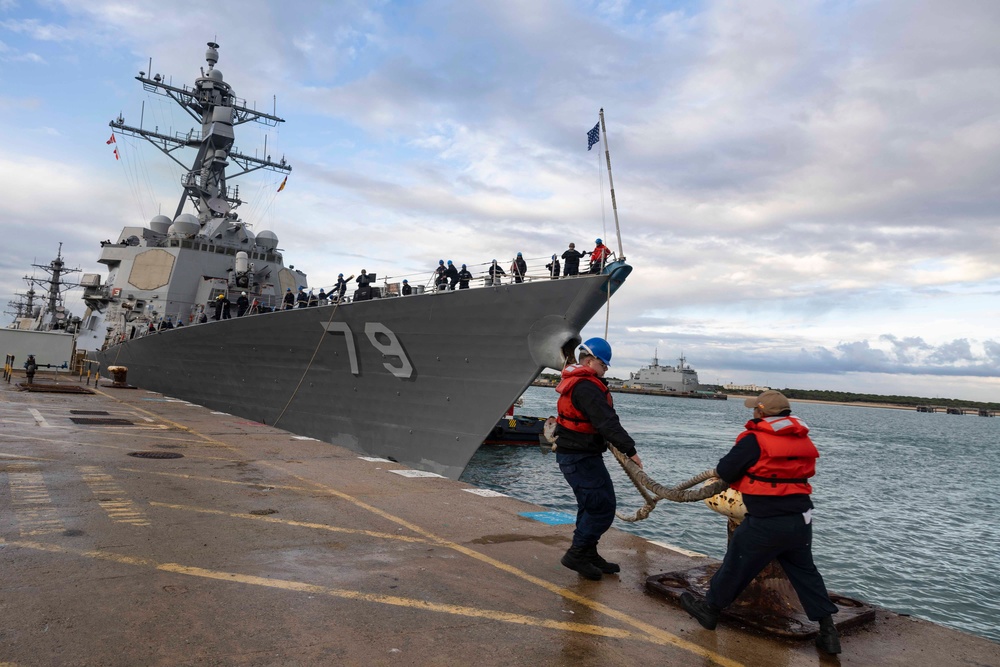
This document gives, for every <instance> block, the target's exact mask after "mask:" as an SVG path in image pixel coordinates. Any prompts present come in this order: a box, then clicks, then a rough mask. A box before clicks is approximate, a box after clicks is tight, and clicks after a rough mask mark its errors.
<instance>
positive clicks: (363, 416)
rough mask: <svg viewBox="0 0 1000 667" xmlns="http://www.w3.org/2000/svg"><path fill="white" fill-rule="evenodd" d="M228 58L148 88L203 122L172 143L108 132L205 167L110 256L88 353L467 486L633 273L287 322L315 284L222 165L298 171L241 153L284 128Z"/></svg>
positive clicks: (164, 385)
mask: <svg viewBox="0 0 1000 667" xmlns="http://www.w3.org/2000/svg"><path fill="white" fill-rule="evenodd" d="M218 60H219V52H218V44H215V43H211V42H210V43H209V44H208V51H207V53H206V61H207V63H208V67H207V68H205V69H203V71H202V73H201V76H199V77H197V78H196V80H195V83H194V85H193V86H187V85H185V86H174V85H172V84H168V83H167V81H168V80H169V78H168V77H163V76H162V75H160V74H155V75H153V74H152V73H151V72H150V73H146V72H140V73H139V76H137V77H136V79H137V80H138V81H140V82H141V83H142V85H143V87H144V88H145V89H146V90H147V91H150V92H154V93H158V94H161V95H164V96H166V97H169V98H170V99H172V100H174V101H175V102H176V103H177V104H179V105H180V106H181V107H183V108H184V109H185V110H186V111H187V112H188V113H189V114H191V115H192V116H194V117H195V118H197V119H199V120H200V122H201V125H200V127H196V128H194V129H192V130H191V132H188V133H178V134H174V135H168V134H164V133H161V132H159V131H158V130H157V131H154V130H150V129H148V128H144V127H142V126H141V123H140V126H134V125H128V124H126V122H125V120H124V119H123V118H122V117H121V116H119V117H118V118H117V119H116V120H113V121H112V122H111V123H110V126H111V129H112V132H113V133H114V134H113V137H112V139H114V136H116V135H119V134H122V135H125V136H130V137H135V138H141V139H145V140H147V141H149V142H150V143H152V144H153V145H154V146H156V147H157V148H158V149H160V150H161V151H162V152H164V153H165V154H167V155H168V156H169V157H170V158H171V159H173V160H174V161H178V157H177V156H178V155H179V154H180V153H181V149H191V150H193V151H194V152H195V153H196V155H195V157H194V159H193V160H192V161H191V162H190V163H189V164H188V165H186V166H185V169H186V170H187V173H186V174H185V175H184V176H183V178H182V180H181V185H182V192H181V196H180V201H179V203H178V205H177V207H176V211H175V212H174V215H173V218H169V217H167V216H165V215H158V216H156V217H154V218H153V219H152V220H150V221H149V222H148V223H147V224H136V225H131V226H128V227H125V228H124V229H123V230H122V231H121V233H120V234H119V235H118V236H117V237H115V238H114V239H113V240H112V239H108V240H107V241H104V242H102V243H101V253H100V258H99V260H98V261H99V262H100V263H101V264H103V265H104V266H105V267H107V271H108V273H107V277H106V279H104V280H103V281H102V280H101V277H100V276H99V275H96V274H89V275H86V276H84V278H85V279H84V281H81V282H83V283H84V284H85V285H86V287H85V291H84V300H85V302H86V304H87V305H88V308H89V311H88V314H87V316H86V317H85V318H84V320H85V322H84V324H83V331H82V333H81V335H80V338H79V347H80V348H81V349H86V350H90V351H91V354H90V358H92V359H95V360H97V361H98V362H100V364H101V366H102V368H105V369H106V368H107V367H109V366H119V367H125V368H127V369H128V371H127V372H128V375H127V377H128V382H129V383H131V384H134V385H136V386H139V387H142V388H144V389H149V390H153V391H157V392H161V393H163V394H166V395H169V396H172V397H176V398H180V399H184V400H187V401H190V402H192V403H196V404H199V405H203V406H206V407H209V408H211V409H213V410H218V411H222V412H226V413H229V414H233V415H238V416H241V417H243V418H246V419H251V420H254V421H258V422H262V423H265V424H269V425H275V426H278V427H280V428H284V429H286V430H289V431H292V432H294V433H297V434H300V435H304V436H309V437H313V438H316V439H318V440H321V441H324V442H329V443H333V444H337V445H342V446H345V447H348V448H350V449H353V450H355V451H357V452H360V453H364V454H366V455H370V456H377V457H383V458H387V459H391V460H394V461H398V462H401V463H405V464H407V465H410V466H412V467H414V468H418V469H422V470H427V471H431V472H435V473H438V474H441V475H443V476H446V477H450V478H454V479H457V478H458V476H459V475H461V473H462V470H463V469H464V468H465V466H466V464H467V463H468V461H469V459H470V458H471V457H472V455H473V454H474V453H475V451H476V449H477V448H478V447H479V446H480V444H481V443H482V442H483V440H484V439H485V438H486V437H487V436H488V435H489V434H490V433H491V432H494V430H495V427H496V426H497V419H498V417H500V416H501V415H503V414H504V411H505V410H506V409H507V408H508V407H509V406H510V405H511V404H512V403H513V401H514V400H515V399H516V398H517V397H519V396H520V395H521V394H522V393H523V391H524V390H525V388H527V387H528V386H530V384H531V382H532V381H533V380H534V379H535V378H536V377H537V376H538V374H539V373H540V372H541V371H542V370H543V369H544V368H546V367H548V368H556V369H558V368H562V366H563V363H564V361H565V360H566V359H567V358H568V357H569V356H571V355H572V354H573V350H574V349H575V347H576V345H577V344H579V342H580V331H581V330H582V329H583V327H584V326H585V325H586V324H587V323H588V322H589V321H590V319H591V318H592V317H593V316H594V315H595V314H596V313H597V312H598V311H599V310H600V309H601V308H603V307H605V306H606V304H607V302H608V298H609V297H610V296H611V295H612V294H614V293H615V291H616V290H617V289H618V288H619V287H620V286H621V285H622V283H623V282H624V280H625V279H626V277H627V276H628V275H629V273H630V272H631V270H632V268H631V267H630V266H629V265H628V264H626V263H625V261H624V258H623V257H620V256H619V257H618V258H617V259H614V261H610V262H609V263H608V264H607V265H606V266H604V267H603V271H601V272H599V273H591V274H583V275H579V276H569V277H564V278H560V279H558V280H551V279H549V277H548V275H546V276H545V278H546V279H544V280H525V282H523V283H515V284H511V283H506V284H497V283H495V282H493V281H483V282H488V283H489V284H488V285H482V286H479V285H477V286H476V287H475V288H474V289H462V290H455V291H451V290H442V291H436V292H427V293H422V294H416V293H415V294H412V295H409V296H399V294H400V290H399V289H398V285H396V287H397V289H392V285H388V286H387V287H389V289H386V290H373V291H372V294H371V296H372V297H373V298H367V299H364V300H362V299H360V298H358V299H353V300H349V301H348V300H345V301H342V302H339V303H328V304H327V305H319V306H317V307H305V308H295V309H292V310H284V311H283V310H280V309H281V306H282V297H283V295H285V294H286V293H288V292H290V291H292V292H294V291H295V290H296V289H297V288H298V287H299V286H305V287H306V289H308V282H307V276H306V274H305V273H304V272H302V271H301V270H298V269H294V268H293V267H292V266H291V265H286V263H285V259H284V257H283V253H282V252H281V251H280V250H279V248H278V237H277V235H276V234H274V233H273V232H271V231H267V230H262V231H255V230H254V229H253V226H252V225H251V224H250V223H248V222H246V221H244V220H243V219H242V218H241V217H240V216H239V214H238V213H237V211H236V209H237V207H238V206H239V205H240V204H241V203H242V201H241V200H240V197H239V192H238V190H237V189H236V188H235V187H234V186H231V185H230V184H229V183H228V181H227V172H226V169H227V167H229V166H230V165H236V166H238V167H239V168H240V171H239V173H237V174H236V176H239V175H242V174H246V173H249V172H251V171H256V170H260V169H266V170H270V171H276V172H278V173H279V175H280V174H287V173H289V172H290V171H291V166H290V165H289V164H288V163H287V162H286V161H285V160H284V158H282V159H281V160H280V161H277V162H272V161H271V160H270V157H269V156H267V157H254V156H252V155H246V154H241V153H238V152H237V151H236V150H235V148H234V143H233V142H234V128H235V127H236V126H237V125H240V124H242V123H244V122H250V121H255V122H260V123H263V124H265V125H270V126H273V125H276V124H278V123H281V122H283V119H281V118H278V117H277V116H274V115H271V114H267V113H264V112H261V111H258V110H256V109H255V108H253V107H251V106H247V104H246V102H245V101H243V100H241V99H239V98H237V97H236V95H235V93H234V91H233V89H232V87H231V86H230V85H229V84H228V83H227V82H226V81H225V80H224V79H223V76H222V74H221V72H220V71H219V70H218V69H216V67H215V65H216V63H217V62H218ZM265 155H266V154H265ZM188 205H190V206H192V207H193V212H192V213H188V212H184V211H185V207H186V206H188ZM359 240H363V239H359ZM618 254H619V255H621V252H620V247H619V253H618ZM478 282H479V281H477V283H478ZM243 293H246V298H247V299H249V300H250V301H251V302H256V303H258V304H261V306H262V307H261V308H260V309H253V308H252V309H251V310H250V311H249V313H248V314H246V315H244V316H242V317H232V318H230V319H226V318H225V317H222V318H220V319H218V320H217V321H207V322H203V323H202V321H203V320H205V319H206V318H205V317H203V316H202V315H203V313H205V311H206V310H209V311H211V310H212V304H215V303H217V302H224V301H226V300H229V301H236V300H237V299H239V298H240V297H241V296H243ZM271 308H274V309H275V310H273V311H272V312H258V310H262V311H270V310H271ZM498 313H503V314H504V315H503V317H504V326H503V327H502V328H498V327H497V326H496V321H497V314H498ZM457 322H460V323H461V327H460V328H459V331H460V332H461V333H458V334H456V328H455V323H457ZM166 323H170V324H174V323H180V324H181V326H173V327H172V328H171V327H169V326H160V325H163V324H166ZM515 421H516V420H515Z"/></svg>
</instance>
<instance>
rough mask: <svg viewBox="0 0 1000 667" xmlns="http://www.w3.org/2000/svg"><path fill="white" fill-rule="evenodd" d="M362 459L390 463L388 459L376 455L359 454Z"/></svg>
mask: <svg viewBox="0 0 1000 667" xmlns="http://www.w3.org/2000/svg"><path fill="white" fill-rule="evenodd" d="M358 458H359V459H361V460H362V461H371V462H372V463H392V461H390V460H389V459H380V458H378V457H377V456H359V457H358Z"/></svg>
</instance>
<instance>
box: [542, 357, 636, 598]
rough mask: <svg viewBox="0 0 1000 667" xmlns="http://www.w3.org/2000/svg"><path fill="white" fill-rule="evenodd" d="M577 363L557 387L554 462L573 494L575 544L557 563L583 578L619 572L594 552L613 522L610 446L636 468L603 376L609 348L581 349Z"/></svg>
mask: <svg viewBox="0 0 1000 667" xmlns="http://www.w3.org/2000/svg"><path fill="white" fill-rule="evenodd" d="M579 352H580V363H578V364H570V365H568V366H566V368H564V369H563V372H562V380H561V381H560V382H559V385H558V386H557V387H556V392H558V394H559V401H558V402H557V404H556V409H557V410H558V413H559V416H558V417H557V418H556V429H555V438H556V461H557V462H558V463H559V469H560V470H561V471H562V474H563V476H564V477H565V478H566V481H567V482H569V485H570V487H571V488H572V489H573V494H574V495H575V496H576V503H577V512H576V530H574V531H573V545H572V546H571V547H570V548H569V551H567V552H566V554H565V555H564V556H563V557H562V560H561V561H560V562H561V563H562V564H563V565H564V566H566V567H568V568H569V569H571V570H575V571H577V572H579V573H580V574H581V575H583V576H584V577H586V578H587V579H593V580H595V581H596V580H598V579H600V578H601V575H602V574H614V573H616V572H620V571H621V568H620V567H619V566H618V564H617V563H609V562H608V561H606V560H604V558H603V557H601V555H600V554H599V553H597V543H598V542H599V541H600V539H601V536H602V535H604V533H605V532H607V530H608V528H610V527H611V524H612V522H613V521H614V520H615V505H616V498H615V487H614V485H613V484H612V482H611V476H610V475H609V474H608V469H607V468H606V467H605V465H604V452H605V451H606V450H607V448H608V444H607V443H608V442H611V443H612V444H613V445H614V446H615V447H617V448H618V449H619V450H620V451H621V452H623V453H624V454H625V455H626V456H629V457H631V458H632V460H633V461H635V462H636V463H637V464H638V465H639V466H640V467H641V466H642V461H640V460H639V455H638V454H636V451H635V441H634V440H633V439H632V436H630V435H629V434H628V432H627V431H626V430H625V429H624V428H622V425H621V422H620V421H619V420H618V413H616V412H615V408H614V402H613V401H612V399H611V392H610V391H609V390H608V383H607V382H606V381H605V380H604V374H605V373H606V372H607V371H608V364H610V363H611V346H610V345H608V341H606V340H604V339H603V338H591V339H589V340H587V341H586V342H584V343H583V344H582V345H580V348H579Z"/></svg>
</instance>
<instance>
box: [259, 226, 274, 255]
mask: <svg viewBox="0 0 1000 667" xmlns="http://www.w3.org/2000/svg"><path fill="white" fill-rule="evenodd" d="M257 245H258V246H260V247H261V248H263V249H264V250H274V249H275V248H277V247H278V235H277V234H275V233H274V232H272V231H270V230H269V229H265V230H262V231H260V232H258V233H257Z"/></svg>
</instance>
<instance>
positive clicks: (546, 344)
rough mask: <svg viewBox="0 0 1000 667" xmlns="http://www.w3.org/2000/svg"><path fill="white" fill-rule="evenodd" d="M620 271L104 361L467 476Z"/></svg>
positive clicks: (173, 341)
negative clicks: (479, 450) (506, 414)
mask: <svg viewBox="0 0 1000 667" xmlns="http://www.w3.org/2000/svg"><path fill="white" fill-rule="evenodd" d="M609 269H611V271H610V273H611V275H594V276H589V275H585V276H579V277H573V278H564V279H560V280H544V281H536V282H531V283H525V284H516V285H504V286H497V287H488V288H479V289H471V290H459V291H454V292H443V293H435V294H423V295H415V296H409V297H395V298H384V299H374V300H371V301H361V302H355V303H348V304H343V305H340V306H333V305H330V306H322V307H314V308H303V309H296V310H291V311H284V312H276V313H268V314H262V315H252V316H246V317H242V318H238V319H229V320H222V321H219V322H209V323H206V324H201V325H194V326H187V327H181V328H178V329H173V330H170V331H163V332H160V333H158V334H152V335H148V336H145V337H142V338H137V339H134V340H129V341H126V342H124V343H121V344H119V345H117V346H113V347H110V348H108V349H106V350H104V351H102V352H99V353H97V354H96V358H97V359H98V360H99V361H100V362H101V364H102V367H103V368H106V367H107V366H109V365H121V366H126V367H127V368H128V382H129V383H131V384H134V385H136V386H138V387H142V388H145V389H149V390H154V391H157V392H161V393H163V394H166V395H168V396H172V397H176V398H180V399H184V400H186V401H190V402H192V403H196V404H199V405H203V406H205V407H208V408H211V409H214V410H220V411H224V412H227V413H230V414H233V415H239V416H241V417H245V418H246V419H250V420H254V421H259V422H263V423H266V424H270V425H275V426H278V427H280V428H283V429H286V430H288V431H291V432H293V433H297V434H301V435H305V436H309V437H313V438H317V439H319V440H322V441H325V442H329V443H332V444H336V445H342V446H344V447H348V448H350V449H352V450H354V451H357V452H359V453H363V454H366V455H370V456H379V457H384V458H390V459H393V460H396V461H399V462H401V463H405V464H407V465H410V466H412V467H414V468H418V469H422V470H427V471H432V472H435V473H438V474H441V475H444V476H446V477H450V478H452V479H457V478H458V476H459V475H461V473H462V470H463V469H464V468H465V466H466V464H467V463H468V461H469V459H470V458H471V457H472V455H473V454H474V453H475V451H476V449H477V448H478V447H479V445H480V444H481V443H482V441H483V439H484V438H485V437H486V435H487V434H489V433H490V431H491V429H492V428H493V427H494V426H495V425H496V423H497V419H499V418H500V416H501V415H502V414H503V413H504V412H505V411H506V410H507V408H508V407H510V405H511V404H512V403H513V402H514V400H516V399H517V398H518V396H520V395H521V393H522V392H523V391H524V390H525V389H526V388H527V387H528V386H529V385H530V384H531V382H532V380H534V379H535V377H536V376H537V375H538V373H539V372H540V371H541V370H542V369H543V368H545V367H551V368H560V367H561V365H562V363H563V359H564V358H565V354H566V353H567V352H570V351H571V350H572V347H573V346H574V345H575V344H577V343H578V342H579V340H580V338H579V333H580V330H581V329H582V328H583V327H584V326H585V325H586V323H587V322H588V321H589V320H590V319H591V318H592V317H593V316H594V314H595V313H597V312H598V311H599V310H600V309H601V308H602V307H603V306H604V305H605V304H606V301H607V299H608V290H609V289H610V291H611V292H613V291H614V290H615V289H616V288H617V286H618V285H619V284H620V283H621V281H622V280H624V278H625V276H627V275H628V273H629V272H630V271H631V267H629V266H628V265H625V264H623V263H619V264H618V265H617V266H615V267H609ZM105 374H106V372H105Z"/></svg>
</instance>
